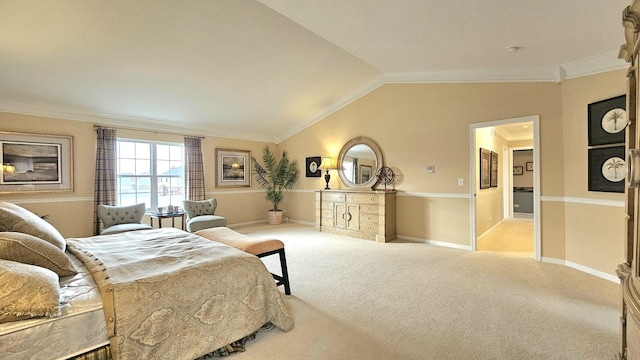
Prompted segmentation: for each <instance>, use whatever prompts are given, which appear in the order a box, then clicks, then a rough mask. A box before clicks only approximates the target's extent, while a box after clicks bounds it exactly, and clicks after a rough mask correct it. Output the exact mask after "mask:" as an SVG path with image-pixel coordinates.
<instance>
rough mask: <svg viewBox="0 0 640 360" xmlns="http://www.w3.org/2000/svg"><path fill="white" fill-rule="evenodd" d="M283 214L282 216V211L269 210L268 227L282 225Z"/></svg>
mask: <svg viewBox="0 0 640 360" xmlns="http://www.w3.org/2000/svg"><path fill="white" fill-rule="evenodd" d="M283 214H284V211H282V210H269V225H280V224H282V215H283Z"/></svg>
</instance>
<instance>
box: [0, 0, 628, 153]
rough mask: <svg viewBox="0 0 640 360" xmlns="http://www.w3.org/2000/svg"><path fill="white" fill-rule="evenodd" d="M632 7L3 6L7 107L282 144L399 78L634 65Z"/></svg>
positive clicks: (503, 2)
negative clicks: (627, 25)
mask: <svg viewBox="0 0 640 360" xmlns="http://www.w3.org/2000/svg"><path fill="white" fill-rule="evenodd" d="M629 3H630V1H629V0H590V1H588V2H585V1H584V0H562V1H557V0H535V1H532V0H526V1H525V0H521V1H515V0H483V1H461V0H446V1H445V0H401V1H388V0H349V1H344V0H322V1H320V0H315V1H313V0H309V1H299V0H260V1H259V2H258V1H250V0H189V1H182V0H136V1H131V0H109V1H104V0H0V111H8V112H17V113H25V114H34V115H45V116H51V117H63V118H68V119H75V120H82V121H92V122H96V123H101V124H108V125H114V126H122V127H142V128H147V129H149V128H152V129H157V130H163V131H175V132H178V133H192V134H203V135H215V136H224V137H234V138H242V139H252V140H262V141H270V142H271V141H273V142H279V141H281V140H283V139H286V138H287V137H289V136H291V135H293V134H295V133H296V132H298V131H300V130H302V129H304V128H305V127H307V126H309V125H310V124H312V123H314V122H316V121H318V120H320V119H322V118H323V117H324V116H326V115H328V114H330V113H331V112H333V111H335V110H336V109H339V108H340V107H341V106H344V105H345V104H348V103H349V102H351V101H353V100H355V99H357V98H358V97H360V96H362V95H364V94H366V93H367V92H369V91H371V90H373V89H375V88H377V87H378V86H380V85H382V84H384V83H388V82H441V81H447V82H450V81H453V82H456V81H562V80H563V79H565V78H571V77H578V76H582V75H586V74H590V73H597V72H602V71H607V70H613V69H620V68H624V67H625V64H624V62H622V61H621V60H618V59H617V52H618V49H619V46H620V45H621V44H622V43H623V42H624V32H623V29H622V25H621V15H622V10H623V9H624V7H625V6H627V5H628V4H629ZM509 46H518V47H521V50H520V51H518V52H507V51H506V48H507V47H509Z"/></svg>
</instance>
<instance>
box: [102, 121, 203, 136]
mask: <svg viewBox="0 0 640 360" xmlns="http://www.w3.org/2000/svg"><path fill="white" fill-rule="evenodd" d="M93 128H94V129H97V128H105V129H116V130H132V131H142V132H149V133H154V134H166V135H182V136H188V137H193V138H199V139H204V138H205V137H204V136H198V135H190V134H185V133H175V132H168V131H157V130H145V129H140V128H134V127H126V126H105V125H98V124H93Z"/></svg>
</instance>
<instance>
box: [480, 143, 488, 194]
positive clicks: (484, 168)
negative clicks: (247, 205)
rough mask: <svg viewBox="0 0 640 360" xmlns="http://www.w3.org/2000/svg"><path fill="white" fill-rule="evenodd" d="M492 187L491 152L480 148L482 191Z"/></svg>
mask: <svg viewBox="0 0 640 360" xmlns="http://www.w3.org/2000/svg"><path fill="white" fill-rule="evenodd" d="M490 186H491V152H490V151H489V150H487V149H483V148H480V189H488V188H489V187H490Z"/></svg>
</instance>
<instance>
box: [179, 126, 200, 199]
mask: <svg viewBox="0 0 640 360" xmlns="http://www.w3.org/2000/svg"><path fill="white" fill-rule="evenodd" d="M201 143H202V138H200V137H192V136H185V137H184V148H185V155H186V159H185V160H186V161H185V168H184V180H185V188H186V190H185V191H186V199H187V200H194V201H199V200H204V199H205V194H204V167H203V162H202V145H201Z"/></svg>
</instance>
